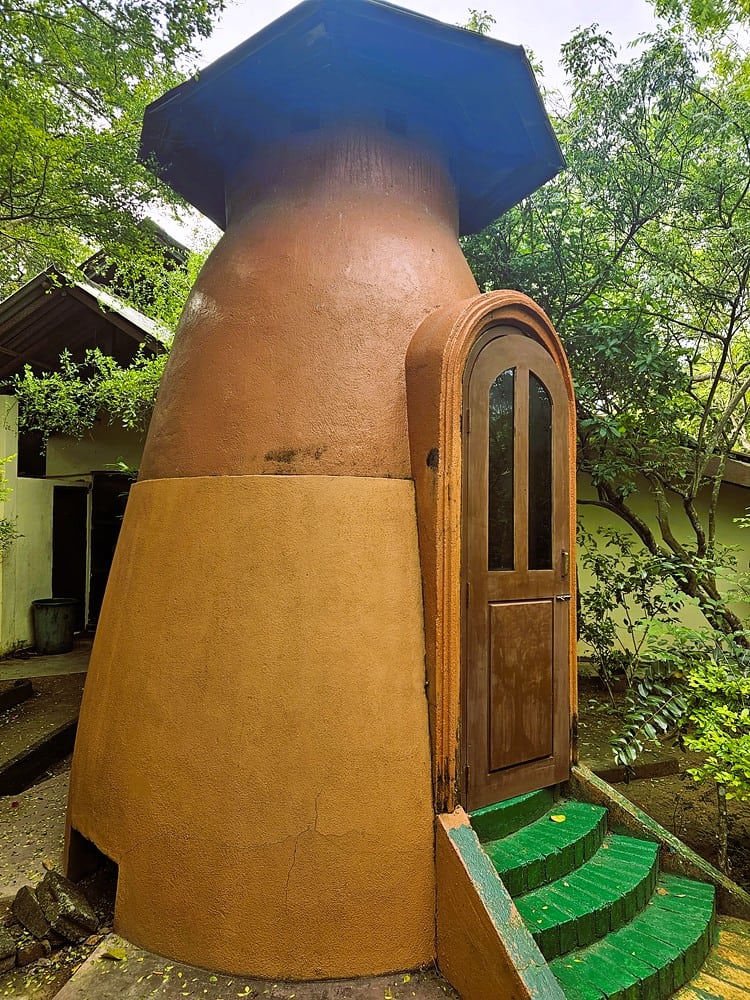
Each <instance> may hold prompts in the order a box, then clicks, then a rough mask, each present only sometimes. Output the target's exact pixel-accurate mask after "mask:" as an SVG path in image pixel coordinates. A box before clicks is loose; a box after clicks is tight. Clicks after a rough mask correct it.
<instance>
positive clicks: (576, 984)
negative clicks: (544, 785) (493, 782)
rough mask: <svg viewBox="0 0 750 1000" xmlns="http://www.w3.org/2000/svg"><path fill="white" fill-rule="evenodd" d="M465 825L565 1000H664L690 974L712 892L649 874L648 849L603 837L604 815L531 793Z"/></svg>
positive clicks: (701, 951) (652, 858) (654, 868)
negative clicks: (475, 837)
mask: <svg viewBox="0 0 750 1000" xmlns="http://www.w3.org/2000/svg"><path fill="white" fill-rule="evenodd" d="M471 822H472V825H473V826H474V829H475V831H476V833H477V835H478V837H479V839H480V841H481V842H482V846H483V848H484V850H485V852H486V854H487V855H488V856H489V858H490V859H491V860H492V862H493V864H494V866H495V869H496V870H497V871H498V873H499V875H500V877H501V878H502V880H503V882H504V884H505V886H506V888H507V889H508V892H509V893H510V894H511V896H513V897H514V901H515V903H516V906H517V908H518V910H519V913H520V914H521V916H522V918H523V920H524V922H525V924H526V926H527V928H528V929H529V931H530V932H531V934H532V935H533V937H534V939H535V940H536V942H537V944H538V946H539V949H540V951H541V952H542V954H543V955H544V957H545V958H546V959H547V961H548V962H549V963H550V969H551V970H552V972H553V973H554V974H555V976H556V977H557V979H558V982H559V983H560V985H561V987H562V989H563V992H564V993H565V995H566V997H568V998H570V1000H602V998H605V997H606V998H610V1000H664V998H666V997H670V996H672V995H673V994H674V993H675V991H677V990H678V989H680V987H682V986H683V985H684V984H685V983H686V982H687V981H688V980H689V979H690V978H691V977H692V976H694V975H695V973H696V972H697V971H698V969H699V968H700V966H701V964H702V963H703V961H704V960H705V958H706V955H707V954H708V952H709V950H710V948H711V944H712V940H713V937H714V933H715V912H714V889H713V886H710V885H705V884H703V883H699V882H694V881H692V880H689V879H683V878H677V877H676V876H670V875H661V876H660V875H659V868H658V846H657V845H656V844H655V843H652V842H650V841H645V840H638V839H636V838H634V837H626V836H619V835H616V834H612V833H608V832H607V813H606V810H605V809H603V808H602V807H599V806H594V805H591V804H589V803H585V802H578V801H575V800H567V801H558V802H555V801H554V799H553V797H552V794H551V792H550V790H548V789H545V790H542V791H540V792H532V793H529V794H527V795H524V796H519V797H518V798H517V799H511V800H509V801H507V802H503V803H498V804H497V805H495V806H489V807H487V808H485V809H482V810H479V811H478V812H477V813H473V814H472V816H471Z"/></svg>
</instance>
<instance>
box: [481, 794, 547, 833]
mask: <svg viewBox="0 0 750 1000" xmlns="http://www.w3.org/2000/svg"><path fill="white" fill-rule="evenodd" d="M553 803H554V797H553V795H552V791H551V789H549V788H540V789H539V791H537V792H527V793H526V794H525V795H518V796H517V797H516V798H515V799H508V800H507V801H505V802H498V803H496V804H495V805H492V806H485V808H484V809H477V810H475V811H474V812H473V813H472V814H471V825H472V826H473V827H474V832H475V833H476V835H477V837H479V839H480V841H482V842H483V843H484V841H486V840H499V839H500V838H501V837H507V836H508V834H509V833H515V832H516V830H520V829H521V827H522V826H528V825H529V823H533V822H534V820H537V819H539V818H540V817H542V816H544V814H545V813H547V812H549V811H550V810H551V809H552V805H553Z"/></svg>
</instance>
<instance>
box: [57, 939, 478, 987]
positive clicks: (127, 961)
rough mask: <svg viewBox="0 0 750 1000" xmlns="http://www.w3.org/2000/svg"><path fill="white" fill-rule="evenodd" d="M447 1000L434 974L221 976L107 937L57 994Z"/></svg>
mask: <svg viewBox="0 0 750 1000" xmlns="http://www.w3.org/2000/svg"><path fill="white" fill-rule="evenodd" d="M145 997H159V998H162V1000H181V998H183V997H196V998H197V997H200V998H201V1000H234V998H235V997H240V998H242V997H247V998H252V997H263V998H264V1000H293V998H294V1000H384V998H385V1000H407V998H408V1000H412V998H415V997H416V998H417V1000H445V998H446V997H450V998H456V1000H457V998H458V994H457V993H456V992H455V991H454V990H453V989H452V988H451V987H450V986H449V985H448V983H447V982H446V981H445V980H444V979H443V978H442V976H441V975H440V974H439V973H438V972H437V971H434V970H428V971H423V972H403V973H399V974H397V975H393V976H377V977H374V978H372V979H339V980H327V981H325V982H314V983H299V982H295V983H283V982H279V981H276V982H272V981H271V980H259V979H245V978H242V977H240V976H222V975H218V974H214V973H211V972H206V971H205V970H203V969H196V968H194V967H193V966H190V965H183V964H181V963H180V962H171V961H168V960H167V959H163V958H159V957H158V956H157V955H152V954H151V953H150V952H148V951H144V950H143V949H141V948H136V947H135V945H132V944H130V943H129V942H127V941H124V940H123V939H122V938H120V937H118V936H117V935H116V934H109V935H107V937H105V938H104V940H103V941H102V942H101V944H99V946H98V947H97V948H96V949H95V951H94V952H93V953H92V954H91V956H90V957H89V958H88V959H87V960H86V961H85V962H84V963H83V965H81V966H80V968H79V969H78V971H77V972H76V973H75V974H74V976H73V977H72V979H70V981H69V982H68V983H66V985H65V986H63V988H62V989H61V990H60V992H59V993H57V995H56V1000H144V998H145Z"/></svg>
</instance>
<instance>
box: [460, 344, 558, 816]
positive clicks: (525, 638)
mask: <svg viewBox="0 0 750 1000" xmlns="http://www.w3.org/2000/svg"><path fill="white" fill-rule="evenodd" d="M464 401H465V408H466V412H465V420H464V532H463V538H464V556H463V558H464V576H465V581H466V595H467V602H466V612H465V617H464V629H463V635H464V666H463V688H462V690H463V701H462V705H463V708H462V720H463V722H462V724H463V734H464V735H463V741H462V746H463V750H462V752H463V755H464V764H465V768H464V783H465V789H464V798H463V801H464V804H465V805H466V806H467V808H469V809H476V808H480V807H481V806H484V805H488V804H490V803H491V802H498V801H501V800H502V799H503V798H509V797H511V796H513V795H517V794H520V793H521V792H526V791H530V790H532V789H534V788H541V787H543V786H544V785H549V784H553V783H555V782H557V781H561V780H563V779H564V778H565V777H566V776H567V773H568V768H569V760H570V734H569V711H568V704H569V697H568V694H569V691H568V688H569V677H568V662H567V656H568V628H569V619H568V613H567V609H568V605H567V600H568V597H569V594H568V587H569V581H568V579H567V577H568V556H567V553H566V551H565V550H566V549H567V547H568V545H569V541H568V540H569V526H570V522H569V508H568V495H569V494H568V491H569V483H568V472H569V465H568V455H569V449H570V442H569V441H568V427H569V422H568V416H569V405H570V404H569V400H568V396H567V393H566V391H565V385H564V381H563V378H562V375H561V373H560V370H559V369H558V367H557V365H556V363H555V361H554V360H553V358H552V357H551V355H550V354H549V353H548V352H547V351H546V349H545V348H544V347H543V346H542V345H541V344H539V343H537V342H536V341H534V340H532V339H530V338H528V337H525V336H522V335H520V334H519V333H518V331H517V330H515V329H513V328H510V327H498V328H495V329H493V330H491V331H488V332H487V334H486V335H485V337H484V338H483V341H482V342H481V343H480V344H479V345H478V348H477V350H476V352H475V354H474V355H473V357H472V358H471V359H470V361H469V363H468V364H467V373H466V376H465V381H464Z"/></svg>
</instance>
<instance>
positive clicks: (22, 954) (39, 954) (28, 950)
mask: <svg viewBox="0 0 750 1000" xmlns="http://www.w3.org/2000/svg"><path fill="white" fill-rule="evenodd" d="M51 951H52V949H51V948H50V945H49V942H48V941H32V942H31V944H26V945H23V946H22V947H20V948H19V949H18V951H17V952H16V961H17V962H18V964H19V965H31V963H32V962H36V961H37V960H38V959H40V958H46V956H47V955H49V954H50V952H51Z"/></svg>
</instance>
